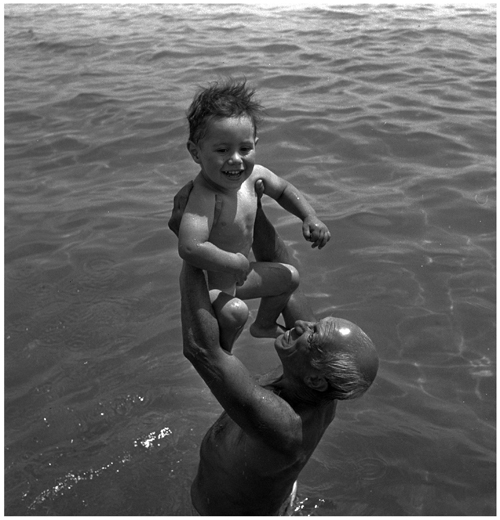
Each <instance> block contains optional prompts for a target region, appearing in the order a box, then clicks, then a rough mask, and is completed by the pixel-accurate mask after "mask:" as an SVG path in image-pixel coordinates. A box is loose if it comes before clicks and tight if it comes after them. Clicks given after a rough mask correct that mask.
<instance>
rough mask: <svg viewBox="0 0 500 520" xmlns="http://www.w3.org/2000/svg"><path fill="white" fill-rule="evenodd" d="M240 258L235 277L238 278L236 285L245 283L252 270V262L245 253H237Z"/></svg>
mask: <svg viewBox="0 0 500 520" xmlns="http://www.w3.org/2000/svg"><path fill="white" fill-rule="evenodd" d="M235 255H236V256H237V258H238V264H239V265H238V267H237V269H236V271H235V273H234V277H235V278H236V285H238V286H240V285H243V284H244V283H245V280H246V279H247V276H248V273H249V272H250V262H249V261H248V258H247V257H246V256H245V255H242V254H241V253H235Z"/></svg>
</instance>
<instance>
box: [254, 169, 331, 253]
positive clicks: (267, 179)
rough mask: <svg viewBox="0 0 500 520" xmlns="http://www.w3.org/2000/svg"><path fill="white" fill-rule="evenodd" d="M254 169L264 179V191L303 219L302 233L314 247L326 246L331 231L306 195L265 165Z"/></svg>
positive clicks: (258, 176)
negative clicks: (317, 214) (318, 215)
mask: <svg viewBox="0 0 500 520" xmlns="http://www.w3.org/2000/svg"><path fill="white" fill-rule="evenodd" d="M254 171H256V173H257V178H260V179H262V180H263V181H264V193H265V194H266V195H268V196H269V197H272V198H273V199H274V200H276V202H277V203H278V204H279V205H280V206H281V207H282V208H283V209H285V210H287V211H288V212H289V213H292V215H295V216H296V217H298V218H300V219H301V220H302V233H303V235H304V238H305V239H306V240H308V241H309V242H312V243H313V244H312V247H317V248H319V249H321V248H322V247H324V246H325V245H326V244H327V242H328V241H329V240H330V237H331V235H330V231H329V230H328V228H327V227H326V225H325V224H324V223H323V222H321V220H320V219H319V218H318V217H317V216H316V212H315V211H314V209H313V208H312V206H311V205H310V204H309V202H307V200H306V199H305V197H304V195H302V193H301V192H300V191H299V190H298V189H297V188H296V187H295V186H293V184H290V183H289V182H288V181H286V180H285V179H282V178H281V177H278V176H277V175H276V174H274V173H273V172H272V171H271V170H268V169H267V168H264V167H263V166H256V167H255V170H254Z"/></svg>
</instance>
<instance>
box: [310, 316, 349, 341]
mask: <svg viewBox="0 0 500 520" xmlns="http://www.w3.org/2000/svg"><path fill="white" fill-rule="evenodd" d="M318 325H319V330H320V336H321V337H322V338H323V339H327V338H330V339H335V338H338V337H339V336H340V337H348V336H350V335H351V334H352V333H353V330H352V325H351V324H350V323H349V322H347V321H345V320H342V319H340V318H334V317H333V316H327V317H326V318H323V319H322V320H320V321H319V322H318Z"/></svg>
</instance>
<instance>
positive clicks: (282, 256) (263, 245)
mask: <svg viewBox="0 0 500 520" xmlns="http://www.w3.org/2000/svg"><path fill="white" fill-rule="evenodd" d="M252 249H253V252H254V255H255V259H256V260H257V261H258V262H281V263H284V264H290V265H293V266H294V267H295V268H296V269H298V262H297V261H296V259H295V258H294V257H293V255H292V253H291V251H290V249H289V248H288V246H287V245H286V244H285V243H284V242H283V240H282V238H281V237H280V236H279V235H278V232H277V231H276V229H275V228H274V226H273V225H272V224H271V222H269V219H268V218H267V216H266V215H265V213H264V211H263V210H262V206H261V204H260V200H259V204H258V208H257V216H256V218H255V225H254V234H253V244H252ZM283 318H284V319H285V326H286V328H287V329H291V328H292V327H293V326H294V324H295V320H299V319H300V320H305V321H316V318H315V316H314V312H313V310H312V308H311V306H310V304H309V301H308V300H307V298H306V297H305V295H304V293H303V292H302V288H301V287H298V288H297V290H296V291H295V292H294V293H293V294H292V295H291V297H290V299H289V300H288V302H287V304H286V307H285V308H284V310H283Z"/></svg>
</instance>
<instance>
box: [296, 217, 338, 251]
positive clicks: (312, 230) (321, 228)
mask: <svg viewBox="0 0 500 520" xmlns="http://www.w3.org/2000/svg"><path fill="white" fill-rule="evenodd" d="M302 233H303V235H304V238H305V239H306V240H307V241H309V242H312V243H313V244H312V247H313V248H314V247H317V248H318V249H321V248H323V247H325V246H326V244H327V242H328V241H329V240H330V237H331V234H330V231H329V230H328V228H327V227H326V225H325V224H323V222H321V220H320V219H319V218H318V217H314V216H311V217H306V218H305V220H304V222H303V224H302Z"/></svg>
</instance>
